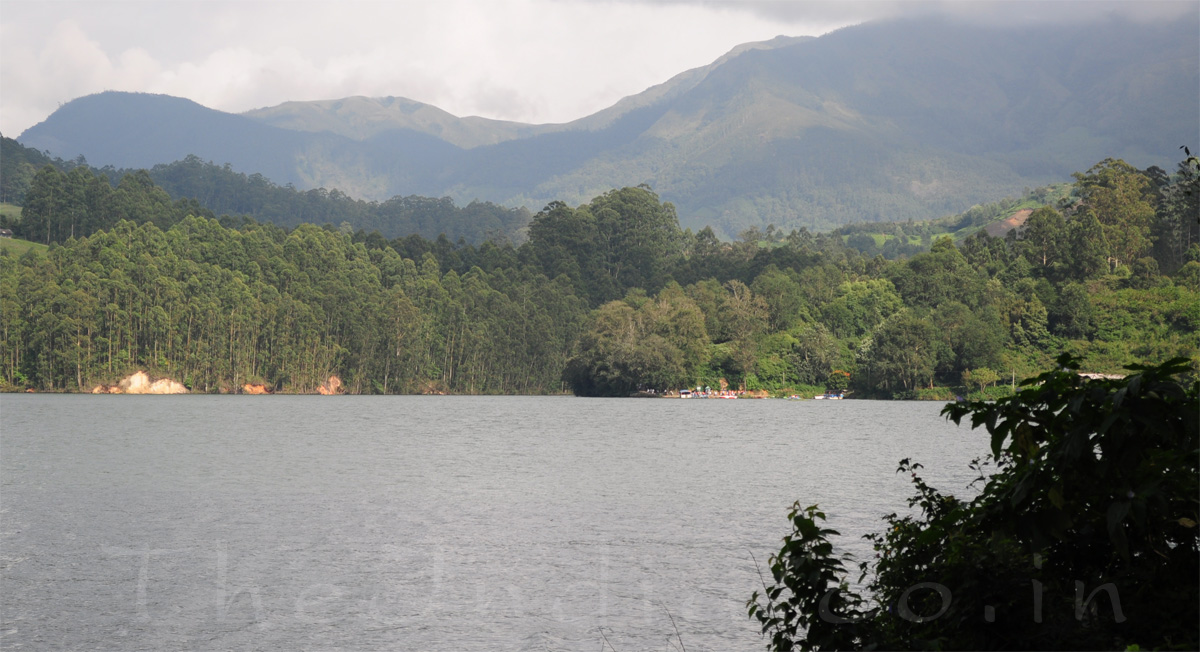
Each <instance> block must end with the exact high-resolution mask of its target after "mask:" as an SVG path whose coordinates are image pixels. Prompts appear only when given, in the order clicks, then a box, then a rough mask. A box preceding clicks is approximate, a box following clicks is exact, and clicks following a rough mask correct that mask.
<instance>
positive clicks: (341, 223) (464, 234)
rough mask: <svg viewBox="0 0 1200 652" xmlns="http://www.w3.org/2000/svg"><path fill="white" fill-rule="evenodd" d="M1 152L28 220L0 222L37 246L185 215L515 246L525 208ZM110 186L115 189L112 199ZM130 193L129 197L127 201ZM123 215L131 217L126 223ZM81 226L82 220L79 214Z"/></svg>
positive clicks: (211, 170)
mask: <svg viewBox="0 0 1200 652" xmlns="http://www.w3.org/2000/svg"><path fill="white" fill-rule="evenodd" d="M0 140H2V141H3V146H4V170H3V173H2V174H0V183H2V184H3V187H4V196H5V197H8V198H9V199H6V200H5V201H8V202H12V203H14V204H20V205H26V204H27V205H28V207H29V210H28V211H26V213H25V215H26V217H27V218H28V220H27V222H26V223H25V224H24V225H22V224H20V223H16V222H13V223H5V224H0V226H9V227H13V228H15V229H16V231H17V233H18V234H19V235H22V236H23V237H25V238H27V239H29V240H33V241H37V242H43V243H49V242H51V241H57V240H62V239H64V238H66V237H70V236H72V235H73V236H81V235H88V234H90V233H92V232H94V231H96V230H99V229H105V228H108V227H110V226H111V225H113V224H116V223H117V222H118V221H120V220H121V219H132V220H133V221H135V222H139V223H140V222H144V221H152V222H154V223H155V224H157V225H159V227H161V228H166V227H168V226H170V225H171V224H174V223H175V222H177V221H179V220H180V219H182V218H183V217H185V216H187V215H189V214H190V215H203V216H208V217H212V216H213V215H214V214H216V215H230V216H239V217H243V216H244V217H248V218H250V219H253V220H254V221H257V222H270V223H272V224H276V225H278V226H283V227H295V226H299V225H301V224H318V225H320V224H333V225H336V226H338V227H339V228H341V229H343V230H344V229H351V230H355V231H357V230H365V231H367V232H371V231H377V232H379V233H380V235H383V236H384V237H387V238H396V237H401V236H408V235H413V234H417V235H421V236H423V237H425V238H429V239H434V238H437V237H439V236H442V235H445V236H446V237H448V238H450V239H451V240H453V241H457V240H458V239H459V238H462V239H463V240H465V241H466V242H468V243H471V244H479V243H481V242H483V241H484V240H489V239H490V240H502V241H503V240H509V241H516V242H519V241H522V240H523V239H524V237H525V233H524V232H525V228H526V227H527V226H528V224H529V220H530V217H531V214H530V213H529V211H527V210H525V209H523V208H518V209H512V208H504V207H503V206H498V205H496V204H493V203H491V202H471V203H470V204H468V205H466V206H464V207H461V208H460V207H458V206H456V205H455V204H454V202H453V201H452V200H451V199H450V198H448V197H442V198H440V199H437V198H433V197H418V196H415V195H414V196H410V197H393V198H391V199H389V200H387V201H384V202H367V201H363V200H360V199H353V198H351V197H348V196H347V195H345V194H344V193H342V192H340V191H338V190H325V189H324V188H318V189H316V190H309V191H306V192H301V191H299V190H296V189H295V188H293V187H291V186H279V185H276V184H274V183H272V182H271V181H270V180H268V179H267V178H265V177H263V176H262V175H261V174H251V175H246V174H242V173H239V172H234V171H233V170H232V169H230V167H229V166H217V165H214V164H213V163H211V162H209V163H205V162H203V161H201V160H200V159H199V158H197V157H195V156H189V157H187V158H186V159H184V160H182V161H176V162H175V163H170V164H165V165H156V166H154V167H153V168H151V169H150V170H118V169H115V168H112V167H105V168H101V169H99V170H93V169H91V168H89V167H88V166H87V165H86V162H85V161H83V160H82V159H80V160H77V161H70V162H66V161H62V160H61V159H50V158H48V157H47V156H45V155H44V154H42V153H40V152H37V151H36V150H33V149H30V148H27V147H23V146H22V145H21V144H20V143H18V142H17V141H15V140H12V139H10V138H0ZM114 189H115V192H114ZM131 193H132V194H133V195H136V197H132V198H131V197H130V195H131ZM130 211H139V216H133V215H132V214H131V213H130ZM85 215H86V216H87V219H86V220H84V221H82V222H81V216H85Z"/></svg>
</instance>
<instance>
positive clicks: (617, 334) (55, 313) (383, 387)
mask: <svg viewBox="0 0 1200 652" xmlns="http://www.w3.org/2000/svg"><path fill="white" fill-rule="evenodd" d="M189 164H193V165H198V164H199V163H198V162H197V161H192V162H190V163H189ZM68 167H69V169H66V170H63V169H61V168H60V167H55V166H54V165H44V166H43V167H41V168H40V169H38V170H37V171H36V172H35V173H34V174H33V175H32V177H30V178H29V179H28V185H27V187H26V188H25V189H24V192H23V195H22V196H21V197H20V199H21V202H22V203H23V209H22V216H21V218H20V220H19V221H17V222H16V223H15V224H11V225H10V226H12V228H14V230H15V231H16V233H17V235H18V236H19V237H22V238H25V239H28V240H34V241H39V242H48V243H50V247H49V249H48V250H47V251H46V252H45V253H44V254H39V253H36V252H33V251H31V252H29V253H26V254H25V255H22V256H20V257H17V256H12V255H5V256H0V321H2V323H0V353H2V359H0V381H2V382H3V383H4V385H6V386H7V387H9V388H22V387H28V388H35V389H39V390H66V391H76V390H81V389H82V390H87V389H88V388H90V387H91V386H93V385H95V384H98V383H105V382H112V381H114V380H115V379H117V378H119V377H121V376H124V375H125V374H128V373H130V372H131V371H132V370H135V369H145V370H147V371H149V372H151V373H152V374H157V375H162V376H170V377H173V378H176V379H178V380H180V381H182V382H184V383H185V384H186V385H187V386H189V387H190V388H191V389H192V390H193V391H209V392H212V391H236V389H237V388H238V387H239V386H241V385H242V384H243V383H246V382H254V383H263V384H266V385H268V386H270V387H273V388H274V389H275V390H277V391H293V392H305V391H312V390H313V389H314V388H315V387H317V386H318V385H319V384H320V383H322V382H323V381H325V380H326V379H327V378H328V377H329V376H330V375H334V374H336V375H338V376H340V377H341V378H342V379H343V380H344V382H345V384H346V387H347V388H348V390H349V391H352V392H361V393H399V392H459V393H547V392H559V391H564V389H568V388H570V389H574V391H575V392H576V393H579V394H584V395H627V394H629V393H631V392H634V391H636V390H638V389H644V388H645V389H657V390H665V389H670V388H678V387H683V386H696V385H710V386H713V387H716V386H718V385H719V383H720V382H721V380H725V381H726V382H728V383H729V384H730V385H731V386H734V387H739V386H740V387H745V388H747V389H768V390H775V391H779V392H793V391H808V390H811V389H813V388H816V389H818V390H819V389H823V388H825V387H826V386H829V387H832V388H841V387H843V386H846V385H849V387H850V388H851V389H852V390H853V391H855V392H856V393H857V394H858V395H860V396H895V397H945V396H946V394H947V392H949V395H950V396H953V393H954V392H955V391H964V390H965V389H973V390H974V391H977V392H978V391H993V392H994V391H996V389H995V388H994V387H992V386H994V385H997V384H998V381H1001V380H1008V379H1009V378H1011V377H1013V376H1016V377H1024V376H1028V375H1032V373H1033V372H1036V371H1038V370H1041V369H1044V368H1046V367H1047V366H1048V365H1049V364H1051V362H1052V361H1053V359H1054V358H1055V356H1057V355H1058V354H1059V353H1060V352H1062V351H1064V350H1070V351H1073V352H1074V353H1076V354H1077V355H1079V356H1080V358H1081V360H1082V361H1083V365H1084V368H1085V369H1086V370H1089V371H1097V372H1119V371H1120V370H1121V368H1122V366H1123V365H1125V364H1127V363H1129V362H1134V361H1140V360H1161V359H1167V358H1170V357H1172V356H1175V355H1184V356H1187V357H1189V358H1192V359H1193V360H1195V359H1196V357H1197V351H1198V350H1200V346H1198V345H1200V335H1198V333H1200V294H1198V292H1197V289H1198V287H1200V244H1198V243H1200V224H1198V223H1197V219H1196V216H1197V214H1198V210H1200V209H1198V204H1197V202H1198V199H1200V170H1198V168H1200V164H1198V163H1197V161H1196V159H1195V158H1194V157H1193V158H1189V159H1188V160H1186V161H1184V162H1183V163H1181V164H1180V165H1179V167H1178V169H1177V170H1176V171H1175V172H1174V173H1173V174H1167V173H1165V172H1162V171H1161V170H1156V169H1152V170H1149V171H1141V170H1137V169H1135V168H1133V167H1132V166H1129V165H1127V164H1125V163H1124V162H1123V161H1120V160H1111V159H1108V160H1105V161H1102V162H1100V163H1098V164H1097V165H1095V166H1094V167H1092V168H1091V169H1090V170H1088V171H1087V172H1085V173H1080V174H1078V175H1076V179H1075V182H1074V184H1073V186H1072V188H1071V189H1070V194H1069V197H1068V198H1065V199H1064V200H1063V201H1059V202H1056V204H1055V205H1054V206H1044V207H1042V208H1039V209H1038V210H1037V211H1035V212H1034V213H1033V214H1032V215H1031V216H1030V217H1029V219H1028V221H1026V223H1025V225H1024V227H1023V228H1021V229H1017V230H1014V231H1012V232H1010V233H1009V235H1008V236H1007V237H1005V238H1002V239H1000V238H992V237H989V236H988V235H987V234H986V233H984V232H978V233H976V234H975V235H972V236H970V237H967V238H965V239H963V240H961V241H960V242H958V243H956V242H955V241H954V240H953V239H951V238H949V237H941V238H933V239H932V242H931V245H930V247H929V249H928V250H927V251H922V252H920V253H914V254H912V255H910V256H901V257H900V258H899V259H897V260H892V261H890V260H887V259H886V258H884V257H883V256H882V255H864V254H862V253H860V252H859V251H858V250H856V249H854V248H852V247H849V246H847V244H846V240H847V238H846V237H843V235H838V234H814V233H810V232H808V231H805V230H803V229H801V230H797V231H791V232H789V233H787V234H782V233H772V234H771V237H759V236H757V235H754V234H749V235H748V236H747V237H743V239H742V240H741V241H738V242H733V243H729V242H722V241H721V240H719V239H718V238H717V237H716V236H715V235H714V233H713V231H712V230H711V229H704V230H701V231H700V232H698V233H693V232H692V231H690V230H687V231H685V230H681V229H680V227H679V221H678V218H677V216H676V214H675V209H674V207H673V206H672V205H671V204H670V203H665V202H662V201H661V200H660V199H659V197H658V196H657V195H656V194H655V193H654V192H653V191H652V190H651V189H650V188H648V187H644V186H643V187H636V188H622V189H619V190H613V191H610V192H607V193H605V194H603V195H601V196H599V197H596V198H594V199H593V200H592V201H590V202H589V203H586V204H583V205H580V206H577V207H571V206H568V205H567V204H564V203H561V202H553V203H551V204H549V205H548V206H546V207H545V208H544V209H543V210H542V211H540V212H539V213H537V214H536V215H534V216H533V217H532V220H531V221H530V223H529V226H528V239H527V241H524V242H522V243H521V244H519V245H515V244H513V243H512V242H511V241H509V240H506V239H503V238H495V239H492V240H488V239H484V240H482V241H481V242H480V243H479V244H474V243H467V242H466V241H465V240H459V241H457V242H455V241H452V240H451V239H450V238H448V237H446V236H445V235H443V236H440V237H438V238H436V239H429V238H426V237H422V236H421V235H418V234H415V233H414V234H412V235H407V236H405V237H396V238H393V239H388V238H387V237H385V236H384V235H382V234H380V233H379V232H377V231H375V230H372V231H370V232H368V231H367V230H366V228H362V227H361V226H359V225H358V224H354V223H353V222H350V221H349V220H338V219H337V218H338V217H339V216H337V215H330V216H325V217H323V218H321V219H323V220H324V221H325V222H326V225H325V226H323V227H322V226H314V225H311V224H301V225H299V226H295V227H291V228H288V227H287V226H280V225H278V224H267V223H262V222H260V221H257V220H254V219H251V218H248V217H244V216H242V217H229V216H222V217H221V218H220V219H216V218H215V216H214V214H213V212H212V211H211V210H209V208H208V207H205V206H204V205H203V203H202V202H200V201H198V200H197V199H195V198H192V199H177V200H172V199H171V197H170V195H169V194H168V193H167V192H166V191H165V190H164V189H163V188H162V186H160V185H158V184H156V183H155V181H154V179H153V178H152V177H151V175H150V173H148V172H146V171H137V172H132V173H127V174H124V176H122V177H121V178H120V179H119V180H118V181H117V182H116V184H115V186H114V185H113V184H112V183H111V182H110V180H109V177H108V176H107V175H106V174H104V173H102V172H97V171H94V170H92V169H90V168H88V167H87V166H86V165H83V164H78V165H74V166H68ZM4 182H5V184H8V183H9V180H8V179H5V180H4ZM8 187H9V186H8V185H6V188H8ZM6 192H7V191H6ZM6 196H11V195H6ZM964 219H967V218H964ZM335 221H336V222H343V221H344V222H348V224H344V225H339V226H334V224H335ZM351 225H353V226H351ZM339 227H340V228H339ZM354 227H359V228H354Z"/></svg>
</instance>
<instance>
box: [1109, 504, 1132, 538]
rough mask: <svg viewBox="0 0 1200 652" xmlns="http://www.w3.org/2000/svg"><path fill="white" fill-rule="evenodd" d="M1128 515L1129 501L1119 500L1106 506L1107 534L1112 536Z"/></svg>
mask: <svg viewBox="0 0 1200 652" xmlns="http://www.w3.org/2000/svg"><path fill="white" fill-rule="evenodd" d="M1128 514H1129V501H1128V500H1121V501H1118V502H1115V503H1113V504H1111V505H1109V506H1108V533H1109V534H1110V535H1111V534H1114V533H1115V532H1116V531H1117V529H1118V528H1119V527H1120V525H1121V521H1123V520H1125V516H1126V515H1128Z"/></svg>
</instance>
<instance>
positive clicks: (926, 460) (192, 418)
mask: <svg viewBox="0 0 1200 652" xmlns="http://www.w3.org/2000/svg"><path fill="white" fill-rule="evenodd" d="M941 407H942V404H941V403H917V402H881V401H854V400H848V401H784V400H738V401H719V400H690V401H680V400H633V399H580V398H570V397H473V396H447V397H436V396H430V397H425V396H332V397H317V396H253V397H251V396H91V395H11V394H10V395H3V396H0V572H2V578H0V579H2V584H0V587H2V590H0V648H3V649H5V650H75V649H88V650H251V649H253V650H281V651H282V650H300V649H303V650H599V649H602V648H603V649H609V648H610V647H611V648H613V649H616V650H620V651H621V652H628V651H631V650H664V649H678V647H679V646H678V642H679V639H682V643H683V646H684V647H685V648H686V649H687V650H688V651H689V652H697V651H701V650H713V651H729V650H762V649H765V641H764V640H763V639H762V638H761V637H760V635H759V633H758V627H757V624H756V623H754V622H752V621H751V620H750V619H748V618H747V617H746V609H745V602H746V599H747V598H748V597H749V596H750V594H751V593H752V592H753V591H755V590H759V591H761V589H762V581H761V580H760V577H759V574H758V571H757V570H756V564H755V560H757V565H758V566H759V567H761V569H762V572H763V573H764V574H766V578H767V579H769V570H768V564H767V558H768V556H769V555H770V554H771V553H772V552H775V551H777V550H778V548H779V545H780V543H781V538H782V537H783V536H784V535H785V534H787V533H788V532H789V531H790V529H789V523H788V521H787V518H786V517H787V511H788V509H789V507H790V506H791V504H792V503H793V502H794V501H796V500H799V501H801V502H802V503H803V504H804V505H808V504H814V503H816V504H819V505H820V506H821V507H822V508H823V509H824V510H825V512H826V513H827V514H828V516H829V521H828V525H829V526H830V527H832V528H834V529H836V530H839V531H840V532H841V533H842V536H841V537H840V538H839V539H838V540H837V544H838V545H839V546H840V547H841V549H842V550H843V551H846V552H850V553H853V554H854V555H855V556H856V558H858V559H865V558H866V557H867V556H873V555H874V553H873V552H871V551H870V547H869V544H868V543H867V542H865V541H864V540H863V539H862V535H863V534H865V533H867V532H871V531H876V530H879V529H881V528H882V527H883V524H882V520H881V517H882V516H884V515H885V514H888V513H891V512H902V511H904V510H905V509H907V508H906V503H905V500H906V498H907V497H908V496H909V495H911V493H912V487H911V484H910V482H909V478H908V477H907V476H901V475H897V474H896V466H897V462H898V461H899V460H901V459H902V458H906V457H907V458H912V459H913V460H914V461H917V462H920V463H922V464H923V465H924V466H925V469H924V471H923V474H924V476H925V478H926V480H927V481H929V482H930V483H931V484H932V485H934V486H936V487H938V488H939V489H941V490H942V491H944V492H947V493H955V494H960V495H966V494H970V493H972V490H970V489H968V488H967V485H968V484H969V483H970V482H971V480H973V479H974V477H975V474H974V473H973V472H972V471H971V470H970V469H969V468H968V466H967V465H968V463H969V462H970V461H971V459H972V458H975V457H979V456H982V455H984V454H985V452H986V451H987V447H988V443H987V436H986V433H984V432H982V431H972V430H970V429H969V428H968V427H966V426H964V427H961V428H959V427H956V426H955V425H954V424H953V423H951V422H948V421H946V420H945V419H944V418H942V417H941V416H939V414H938V413H939V411H940V409H941ZM854 578H857V573H854ZM606 641H607V642H606Z"/></svg>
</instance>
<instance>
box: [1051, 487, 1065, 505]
mask: <svg viewBox="0 0 1200 652" xmlns="http://www.w3.org/2000/svg"><path fill="white" fill-rule="evenodd" d="M1049 497H1050V502H1051V503H1053V504H1054V506H1055V507H1057V508H1059V509H1062V508H1063V495H1062V489H1061V488H1059V487H1054V488H1052V489H1051V490H1050V493H1049Z"/></svg>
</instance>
